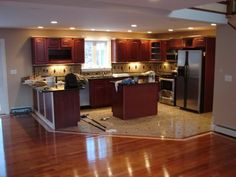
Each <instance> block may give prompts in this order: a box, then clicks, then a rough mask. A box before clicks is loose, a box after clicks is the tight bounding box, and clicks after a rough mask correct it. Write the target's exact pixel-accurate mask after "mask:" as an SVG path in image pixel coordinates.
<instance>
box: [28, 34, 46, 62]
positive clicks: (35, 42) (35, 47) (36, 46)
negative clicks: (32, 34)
mask: <svg viewBox="0 0 236 177" xmlns="http://www.w3.org/2000/svg"><path fill="white" fill-rule="evenodd" d="M31 47H32V62H33V64H36V65H37V64H47V63H48V60H47V57H46V41H45V39H44V38H32V39H31Z"/></svg>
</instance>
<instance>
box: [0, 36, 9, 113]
mask: <svg viewBox="0 0 236 177" xmlns="http://www.w3.org/2000/svg"><path fill="white" fill-rule="evenodd" d="M2 114H9V104H8V89H7V72H6V53H5V40H4V39H0V115H2Z"/></svg>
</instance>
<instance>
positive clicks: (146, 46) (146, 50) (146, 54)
mask: <svg viewBox="0 0 236 177" xmlns="http://www.w3.org/2000/svg"><path fill="white" fill-rule="evenodd" d="M150 54H151V51H150V40H141V46H140V61H148V60H149V59H150V58H151V57H150Z"/></svg>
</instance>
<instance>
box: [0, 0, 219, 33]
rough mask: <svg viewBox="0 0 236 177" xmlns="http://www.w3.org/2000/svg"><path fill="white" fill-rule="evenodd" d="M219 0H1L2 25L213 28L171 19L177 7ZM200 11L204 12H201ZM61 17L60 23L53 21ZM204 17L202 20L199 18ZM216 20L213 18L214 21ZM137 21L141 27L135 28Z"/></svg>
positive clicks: (157, 29) (140, 29)
mask: <svg viewBox="0 0 236 177" xmlns="http://www.w3.org/2000/svg"><path fill="white" fill-rule="evenodd" d="M218 1H219V0H15V1H11V0H8V1H3V0H0V27H1V28H37V26H44V27H45V28H49V29H68V28H69V27H71V26H73V27H76V28H77V29H80V30H89V29H92V28H93V29H96V30H98V31H105V30H106V29H110V30H111V31H127V30H129V29H131V30H133V31H134V32H146V31H152V32H167V29H168V28H173V29H176V30H186V28H187V27H189V26H192V27H196V28H197V29H203V28H213V27H211V26H210V21H209V23H208V22H207V19H203V21H204V22H200V21H192V20H185V19H177V18H171V17H169V15H170V14H171V12H172V11H173V10H179V9H184V8H189V7H194V6H200V5H205V4H209V3H214V2H218ZM199 13H201V12H200V11H199ZM51 20H57V21H58V22H59V23H58V24H56V25H52V24H50V21H51ZM197 20H201V19H197ZM211 22H212V20H211ZM131 24H137V25H138V27H137V28H131V27H130V25H131Z"/></svg>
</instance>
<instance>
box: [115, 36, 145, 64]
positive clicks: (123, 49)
mask: <svg viewBox="0 0 236 177" xmlns="http://www.w3.org/2000/svg"><path fill="white" fill-rule="evenodd" d="M140 46H141V41H140V40H137V39H116V40H112V61H113V62H133V61H134V62H135V61H139V59H140Z"/></svg>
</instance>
